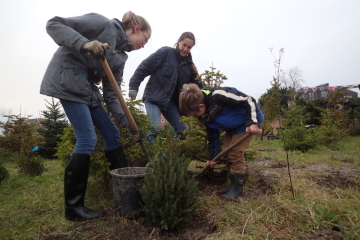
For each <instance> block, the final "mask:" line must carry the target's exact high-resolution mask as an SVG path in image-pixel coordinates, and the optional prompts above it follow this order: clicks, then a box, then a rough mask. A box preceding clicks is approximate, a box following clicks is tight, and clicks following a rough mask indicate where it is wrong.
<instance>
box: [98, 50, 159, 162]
mask: <svg viewBox="0 0 360 240" xmlns="http://www.w3.org/2000/svg"><path fill="white" fill-rule="evenodd" d="M99 59H100V63H101V65H102V67H103V68H104V70H105V73H106V75H107V77H108V79H109V81H110V84H111V86H112V87H113V89H114V91H115V94H116V97H117V98H118V100H119V102H120V105H121V107H122V109H123V110H124V113H125V116H126V118H127V119H128V121H129V124H130V127H131V130H132V131H133V132H136V131H137V130H138V127H137V125H136V123H135V121H134V118H133V116H132V115H131V112H130V110H129V108H128V106H127V105H126V102H125V99H124V97H123V95H122V93H121V91H120V88H119V86H118V85H117V82H116V80H115V77H114V74H113V73H112V71H111V69H110V66H109V63H108V62H107V60H106V58H105V56H104V55H102V56H101V57H100V58H99ZM139 143H140V146H141V149H142V150H143V152H144V154H145V157H146V162H147V163H149V164H150V165H152V164H153V163H154V162H153V161H152V160H151V158H150V155H149V152H148V151H147V149H146V147H145V144H144V142H143V141H142V139H140V141H139Z"/></svg>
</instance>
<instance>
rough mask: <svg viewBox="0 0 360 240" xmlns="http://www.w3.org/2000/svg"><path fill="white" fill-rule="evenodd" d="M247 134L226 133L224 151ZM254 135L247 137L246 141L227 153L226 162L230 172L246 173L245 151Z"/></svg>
mask: <svg viewBox="0 0 360 240" xmlns="http://www.w3.org/2000/svg"><path fill="white" fill-rule="evenodd" d="M245 134H246V132H243V133H238V134H231V133H226V135H225V139H224V142H223V145H222V151H224V150H225V149H226V148H227V147H228V146H230V145H231V144H233V143H234V142H236V141H237V140H239V139H240V138H241V137H243V136H244V135H245ZM252 137H253V136H252V135H251V136H249V137H248V138H246V139H245V140H244V141H242V142H241V143H239V144H238V145H237V146H235V147H234V148H233V149H231V150H230V151H229V152H228V153H227V154H226V155H225V163H226V167H227V169H228V170H229V172H230V173H233V174H234V173H235V174H239V173H240V174H244V173H245V156H244V151H245V149H247V148H248V147H249V144H250V142H251V139H252Z"/></svg>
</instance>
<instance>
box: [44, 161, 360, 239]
mask: <svg viewBox="0 0 360 240" xmlns="http://www.w3.org/2000/svg"><path fill="white" fill-rule="evenodd" d="M291 167H293V166H291ZM297 170H298V169H295V168H292V173H293V174H297ZM303 170H305V171H307V173H308V174H309V176H310V178H311V179H312V180H313V181H315V182H316V183H317V184H320V185H323V186H325V187H331V188H334V187H341V188H346V187H348V186H353V187H359V186H360V181H359V178H358V176H359V175H360V171H358V170H354V169H350V168H344V167H342V168H335V167H328V166H320V165H313V166H307V167H306V168H302V169H301V171H303ZM246 174H247V175H248V176H249V177H248V181H247V185H246V186H245V192H244V196H243V197H242V198H240V199H239V201H240V202H241V201H252V200H254V199H258V198H259V197H261V196H264V195H271V194H275V193H276V191H275V186H276V185H277V184H278V183H279V181H280V179H281V176H283V175H284V174H285V175H287V174H288V165H287V162H286V161H280V160H277V159H271V158H261V159H257V160H254V161H249V162H248V163H247V169H246ZM197 181H198V182H199V184H198V187H199V190H200V191H201V193H202V195H205V196H213V195H214V194H215V192H216V190H217V189H219V188H222V187H225V186H227V185H228V178H227V172H226V171H224V170H223V169H216V170H215V171H210V172H208V173H207V174H205V175H203V176H201V177H199V178H197ZM108 211H112V209H108ZM224 214H226V209H225V208H221V207H217V208H212V209H206V210H198V211H197V212H196V213H195V214H194V216H193V219H192V221H191V224H190V225H188V226H180V227H179V228H178V229H176V230H173V231H163V230H161V229H160V228H157V227H155V226H154V225H153V224H152V223H150V222H148V221H147V220H146V219H145V218H139V219H137V220H129V219H125V218H121V217H116V216H115V215H114V214H112V213H110V214H109V215H107V216H105V217H102V218H101V219H96V220H92V221H85V222H79V223H74V224H72V225H71V226H70V228H69V229H68V231H67V233H69V232H71V233H72V234H71V236H69V235H61V234H54V235H52V234H51V233H50V232H46V233H45V231H44V232H43V234H42V239H46V240H50V239H51V240H53V239H55V240H65V239H126V240H133V239H136V240H137V239H151V240H160V239H161V240H187V239H189V240H190V239H205V238H206V237H207V236H209V235H210V234H212V233H214V232H216V231H217V229H218V225H217V221H216V219H218V218H221V217H222V216H224ZM307 239H321V240H325V239H342V233H341V232H340V231H338V230H337V229H318V230H314V231H313V233H312V234H311V236H309V237H308V238H307Z"/></svg>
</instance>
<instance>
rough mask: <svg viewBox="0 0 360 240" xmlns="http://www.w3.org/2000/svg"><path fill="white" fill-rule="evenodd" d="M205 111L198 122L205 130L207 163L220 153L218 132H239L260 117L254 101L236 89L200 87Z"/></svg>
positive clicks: (257, 120)
mask: <svg viewBox="0 0 360 240" xmlns="http://www.w3.org/2000/svg"><path fill="white" fill-rule="evenodd" d="M202 91H203V93H204V99H205V105H206V112H205V115H204V116H202V117H199V118H198V119H199V120H200V121H201V122H202V124H203V125H204V126H205V127H206V132H207V140H208V141H207V142H208V158H207V159H208V160H210V159H213V158H214V157H215V156H216V155H218V154H219V153H220V130H223V131H226V132H229V133H231V134H237V133H242V132H245V131H246V127H249V126H250V125H252V124H257V125H258V124H260V123H261V122H262V121H263V120H264V115H263V113H262V112H261V109H260V107H259V106H258V105H257V104H256V101H255V99H254V98H252V97H250V96H247V95H246V94H244V93H242V92H240V91H239V90H237V89H236V88H231V87H216V88H213V87H204V88H203V89H202Z"/></svg>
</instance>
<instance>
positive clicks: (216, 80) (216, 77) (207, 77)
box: [197, 66, 227, 87]
mask: <svg viewBox="0 0 360 240" xmlns="http://www.w3.org/2000/svg"><path fill="white" fill-rule="evenodd" d="M210 69H211V70H210V71H208V70H205V73H202V74H200V76H198V78H197V79H199V80H201V83H202V84H203V85H204V86H206V87H220V86H221V84H223V83H224V81H225V80H227V77H226V76H225V75H224V74H222V73H220V70H219V71H217V72H215V70H216V68H215V67H214V66H211V67H210Z"/></svg>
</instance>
